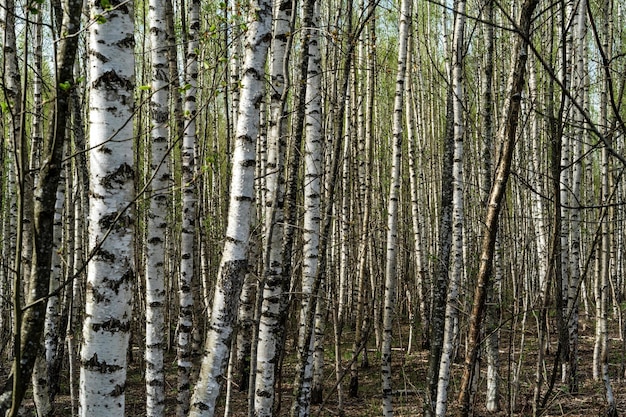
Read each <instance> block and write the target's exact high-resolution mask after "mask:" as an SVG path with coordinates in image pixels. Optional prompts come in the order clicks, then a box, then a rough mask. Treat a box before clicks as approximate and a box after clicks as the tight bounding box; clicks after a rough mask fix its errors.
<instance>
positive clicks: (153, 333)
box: [145, 0, 170, 417]
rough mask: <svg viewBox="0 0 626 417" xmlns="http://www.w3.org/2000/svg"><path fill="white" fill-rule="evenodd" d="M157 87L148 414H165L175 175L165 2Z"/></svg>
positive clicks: (159, 13) (155, 3) (159, 7)
mask: <svg viewBox="0 0 626 417" xmlns="http://www.w3.org/2000/svg"><path fill="white" fill-rule="evenodd" d="M148 24H149V25H150V45H151V47H150V51H151V53H150V55H151V73H152V74H151V89H152V95H151V96H150V127H151V129H150V136H151V143H150V146H151V149H150V169H149V171H148V172H147V174H148V175H149V178H148V179H147V182H148V184H147V185H148V187H147V190H148V196H149V198H150V199H149V205H150V207H149V210H148V216H147V220H148V221H147V224H146V228H147V230H146V231H147V236H146V238H147V242H146V253H145V261H146V352H145V358H146V416H148V417H160V416H164V415H165V374H164V370H163V356H164V350H165V303H166V300H165V295H166V287H165V281H166V279H165V274H166V269H165V245H166V229H167V214H168V197H167V195H168V193H169V186H170V173H169V164H168V158H167V156H168V153H169V150H168V138H169V114H170V111H169V81H170V80H169V78H170V77H169V62H168V59H167V53H168V45H167V31H166V17H165V1H163V0H150V3H149V8H148Z"/></svg>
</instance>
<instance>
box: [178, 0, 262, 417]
mask: <svg viewBox="0 0 626 417" xmlns="http://www.w3.org/2000/svg"><path fill="white" fill-rule="evenodd" d="M271 11H272V7H271V2H270V1H268V0H258V1H257V0H252V1H251V2H250V16H249V19H248V32H247V34H246V49H245V56H244V62H243V68H242V74H243V77H242V79H241V96H240V103H239V115H238V120H237V128H236V137H235V149H234V153H233V158H232V177H231V186H230V204H229V207H228V224H227V227H226V239H225V243H224V251H223V254H222V259H221V262H220V266H219V270H218V276H217V282H216V284H215V293H214V297H213V309H212V313H211V318H210V321H209V323H208V330H207V335H206V342H205V349H204V356H203V358H202V365H201V369H200V375H199V377H198V382H197V384H196V387H195V389H194V392H193V396H192V399H191V412H190V414H189V415H190V416H193V417H200V416H213V415H214V413H215V404H216V400H217V396H218V394H219V391H220V385H221V380H222V378H223V376H224V374H225V370H226V364H227V362H228V358H229V349H230V341H231V338H232V332H233V323H234V321H235V318H236V317H237V304H238V300H239V293H240V292H241V286H242V284H243V278H244V275H245V273H246V269H247V264H248V261H247V258H248V240H249V238H250V214H251V208H252V201H253V200H254V173H255V166H256V140H257V134H258V130H259V106H260V103H261V101H262V97H263V83H264V75H265V71H264V68H265V60H266V57H267V49H268V46H269V39H270V29H271Z"/></svg>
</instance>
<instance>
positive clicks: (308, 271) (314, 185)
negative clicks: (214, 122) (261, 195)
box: [299, 1, 324, 416]
mask: <svg viewBox="0 0 626 417" xmlns="http://www.w3.org/2000/svg"><path fill="white" fill-rule="evenodd" d="M313 7H314V8H313V17H312V19H311V20H312V27H311V28H309V31H308V39H307V42H308V46H309V49H308V51H309V57H308V59H309V62H308V69H307V89H306V95H305V102H306V105H305V109H304V111H305V130H304V132H305V143H304V209H305V210H304V222H303V230H302V237H303V240H304V245H303V248H302V255H303V265H302V288H303V292H304V288H305V286H306V288H307V291H308V292H309V293H311V290H312V286H313V282H314V281H315V279H316V277H317V275H318V269H319V268H324V265H320V264H319V245H320V220H321V209H320V207H321V206H320V205H321V198H320V197H321V177H322V172H323V171H322V106H321V104H322V102H321V95H320V88H321V76H322V75H321V74H322V71H321V55H320V49H319V32H318V31H317V30H316V29H317V27H318V20H319V7H320V5H319V2H318V1H316V2H315V4H314V6H313ZM323 287H324V286H323V284H320V288H323ZM305 294H306V293H305ZM316 295H317V296H319V297H323V293H322V291H320V293H318V294H313V296H316ZM305 297H306V295H305ZM305 300H306V298H305ZM322 305H323V303H321V302H320V301H319V299H318V301H317V303H316V312H315V326H314V330H313V341H312V342H311V346H309V347H308V349H313V348H315V351H316V352H317V354H316V355H317V359H318V360H319V359H320V353H319V351H318V350H317V348H318V347H319V346H320V340H321V339H322V338H323V333H324V332H323V328H321V327H320V326H322V321H323V320H322V319H321V318H320V316H321V306H322ZM308 308H310V306H308ZM300 314H301V315H300V326H301V327H300V331H301V334H300V337H301V338H302V337H303V334H302V332H303V331H304V329H305V327H306V324H305V323H303V322H302V321H303V320H304V318H305V317H306V314H305V312H304V300H303V309H302V311H301V312H300ZM300 342H304V341H303V340H300ZM300 346H302V347H306V345H305V344H304V343H303V344H302V345H299V348H301V347H300ZM313 353H314V352H313V351H310V352H309V355H310V356H312V355H313ZM313 359H314V358H313V357H311V359H310V361H311V365H310V366H313V364H314V363H315V362H314V361H313ZM322 361H323V358H322ZM317 365H318V368H317V371H318V372H321V371H322V369H321V364H320V363H319V362H317ZM309 372H312V370H311V371H309ZM311 377H312V375H311ZM318 378H319V375H318ZM306 380H307V378H306V377H305V382H306ZM316 381H319V380H316ZM312 382H313V381H309V382H308V383H309V384H312ZM314 388H317V390H318V391H317V392H318V394H319V396H320V397H321V386H320V385H318V386H317V387H315V386H311V392H310V395H312V393H313V389H314ZM305 391H306V390H303V395H305ZM302 404H307V405H306V406H305V407H301V408H300V416H306V415H308V414H309V409H310V408H309V407H310V405H309V404H308V402H306V401H305V402H303V403H302Z"/></svg>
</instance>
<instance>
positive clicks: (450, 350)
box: [435, 0, 466, 416]
mask: <svg viewBox="0 0 626 417" xmlns="http://www.w3.org/2000/svg"><path fill="white" fill-rule="evenodd" d="M465 5H466V3H465V0H457V1H456V2H455V15H454V16H455V17H454V33H453V40H452V45H453V56H452V72H451V77H452V83H451V84H452V108H453V123H454V135H453V136H454V156H453V162H452V245H453V247H452V255H453V262H452V276H451V278H450V282H449V283H448V295H447V299H446V311H445V324H444V331H443V343H442V352H441V364H440V365H439V377H438V386H437V403H436V407H435V414H436V415H437V416H445V414H446V411H447V397H448V383H449V381H450V367H451V362H452V361H453V360H454V351H455V346H454V343H455V342H454V340H455V338H456V335H455V333H456V327H457V325H458V324H457V321H458V310H459V286H460V285H461V278H462V277H463V272H464V268H463V228H464V226H463V223H464V208H463V138H464V135H465V132H464V128H465V126H464V121H463V101H464V94H463V56H464V54H465V51H464V36H463V33H464V31H465Z"/></svg>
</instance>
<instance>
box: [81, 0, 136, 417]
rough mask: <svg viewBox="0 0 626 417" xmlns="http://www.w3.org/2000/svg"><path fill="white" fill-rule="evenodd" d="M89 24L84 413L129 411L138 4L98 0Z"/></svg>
mask: <svg viewBox="0 0 626 417" xmlns="http://www.w3.org/2000/svg"><path fill="white" fill-rule="evenodd" d="M90 13H91V15H92V16H103V20H104V19H106V21H102V22H97V23H94V24H93V25H92V26H91V27H90V30H89V36H90V38H89V44H90V49H89V68H90V73H89V80H90V87H91V90H90V95H89V109H90V120H89V131H90V137H89V146H90V148H91V149H92V150H91V151H90V152H89V167H90V195H91V198H90V200H89V249H90V251H93V252H94V253H95V256H94V257H93V258H92V259H91V261H90V263H89V265H88V268H87V293H86V310H85V320H84V322H83V340H84V343H83V347H82V351H81V371H80V414H81V415H82V416H85V417H98V416H108V417H110V416H120V417H121V416H123V415H124V406H125V395H124V392H125V386H126V355H127V349H128V340H129V335H130V320H131V315H132V310H131V296H132V283H133V281H134V271H133V267H134V260H133V253H134V250H133V218H132V217H131V213H132V211H131V210H129V208H128V207H129V204H130V202H132V201H133V198H134V195H133V194H134V181H133V177H134V168H133V164H134V158H133V140H132V139H133V123H132V121H130V118H131V117H132V114H133V105H134V98H133V94H134V91H133V90H134V71H135V65H134V64H135V59H134V53H133V47H134V44H135V42H134V23H133V13H132V3H121V4H120V5H119V6H118V7H116V8H115V9H113V10H111V11H107V10H104V9H103V8H102V7H101V4H100V2H99V1H96V2H94V3H92V5H91V12H90Z"/></svg>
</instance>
